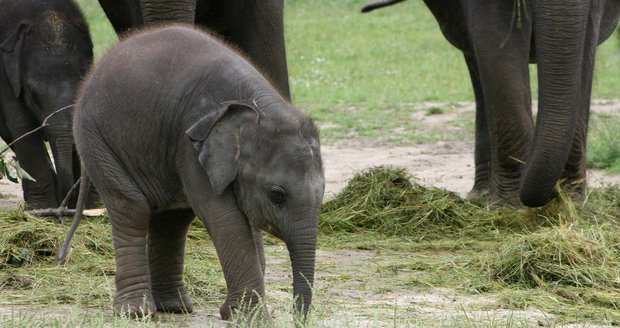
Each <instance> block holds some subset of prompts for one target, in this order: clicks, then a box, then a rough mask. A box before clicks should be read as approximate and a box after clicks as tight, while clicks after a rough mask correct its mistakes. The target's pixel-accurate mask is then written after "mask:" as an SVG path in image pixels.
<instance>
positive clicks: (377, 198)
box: [0, 0, 620, 327]
mask: <svg viewBox="0 0 620 328" xmlns="http://www.w3.org/2000/svg"><path fill="white" fill-rule="evenodd" d="M78 2H79V3H80V5H81V6H82V8H83V9H84V12H85V14H86V15H87V17H88V20H89V23H90V29H91V34H92V37H93V39H94V43H95V55H96V58H100V57H101V55H102V54H103V53H105V51H106V49H108V48H109V47H110V46H112V45H113V44H114V43H115V42H117V38H116V35H115V34H114V33H113V30H112V28H111V26H110V24H109V23H108V21H107V19H106V18H105V16H104V15H103V12H102V10H101V8H100V7H99V5H98V3H97V1H96V0H78ZM363 4H365V1H351V0H342V1H326V0H314V1H307V0H285V6H286V38H287V51H288V60H289V69H290V81H291V85H292V91H293V98H294V102H295V104H296V105H297V106H299V107H300V108H302V109H304V110H306V111H308V112H309V113H311V115H312V116H314V117H315V118H316V119H317V121H319V123H320V124H321V125H323V126H329V128H325V129H323V130H322V132H321V133H322V137H323V142H324V143H330V142H334V141H338V140H344V139H346V138H366V139H374V138H376V137H377V136H382V135H384V134H387V133H388V132H391V131H394V130H395V129H403V130H405V131H415V129H416V128H420V127H419V126H417V125H416V122H413V121H412V120H411V113H412V112H413V111H420V110H424V111H427V112H428V113H429V114H441V113H443V112H450V111H453V110H454V109H455V108H459V106H461V105H460V104H459V103H460V102H463V101H472V100H473V96H472V92H471V90H470V89H471V87H470V83H469V77H468V74H467V72H466V68H465V64H464V62H463V60H462V58H461V55H460V53H459V52H458V51H457V50H456V49H454V48H452V47H451V46H450V45H449V44H448V43H447V42H446V41H445V40H444V39H443V37H442V35H441V34H440V32H439V29H438V27H437V25H436V23H435V21H434V20H433V18H432V16H431V14H430V13H429V12H428V10H427V9H426V8H425V7H424V5H423V3H422V2H420V1H406V2H404V3H402V4H399V5H397V6H393V7H391V8H386V9H384V10H380V11H377V12H373V13H371V14H364V15H362V14H360V13H359V9H360V7H361V6H362V5H363ZM618 33H619V32H616V34H618ZM619 43H620V37H614V38H613V39H612V40H610V41H609V42H607V43H606V44H604V45H603V46H601V47H599V57H598V60H597V72H596V80H595V85H594V92H593V97H594V98H602V99H618V98H620V44H619ZM423 102H433V103H437V104H435V105H432V106H430V108H429V107H428V106H427V107H424V106H420V103H423ZM616 119H617V116H615V115H608V116H601V117H594V118H593V123H596V124H594V125H593V129H592V131H591V133H592V138H591V141H592V143H593V146H591V147H590V148H595V150H594V151H595V153H596V156H594V157H595V160H593V162H592V163H593V164H592V165H593V166H600V167H613V166H614V165H615V164H613V163H615V162H618V160H617V158H618V157H620V154H617V146H616V145H617V140H618V138H617V137H619V136H620V132H615V131H617V129H618V128H617V124H615V123H614V122H617V120H616ZM452 124H454V125H457V126H460V127H465V128H466V129H467V130H468V131H472V130H473V122H472V118H471V117H465V116H459V118H458V121H455V122H453V123H452ZM463 137H469V138H471V137H472V136H471V133H469V134H467V135H465V136H463V135H459V136H442V135H439V134H430V135H429V134H419V133H413V132H412V133H411V134H407V133H404V134H399V135H397V136H396V137H395V138H394V139H388V140H387V141H385V142H386V143H389V144H398V145H401V144H407V143H410V142H418V141H435V140H438V139H441V140H454V139H450V138H463ZM614 152H616V153H614ZM599 162H600V163H603V164H599ZM609 163H612V164H609ZM618 167H620V164H618ZM403 174H404V173H403V172H402V171H398V170H397V171H396V172H391V171H388V172H387V173H386V174H385V175H384V172H383V171H382V170H378V171H371V172H365V173H363V174H360V175H359V176H357V177H356V178H354V179H353V180H352V181H351V183H350V186H349V188H348V189H345V190H344V191H343V193H342V194H340V195H338V196H337V197H336V198H335V199H334V200H333V201H332V202H330V203H327V204H325V208H324V211H323V213H322V216H321V232H320V237H319V250H318V252H319V254H318V262H317V283H316V285H315V298H314V309H313V312H312V316H311V318H310V324H309V325H308V326H309V327H375V326H382V327H497V326H501V327H526V326H545V327H556V326H560V325H562V324H566V323H576V325H577V326H581V325H585V324H586V323H594V324H600V325H609V326H613V325H616V326H617V325H620V238H619V237H618V232H617V230H618V229H617V226H618V216H619V215H620V207H619V204H620V190H618V188H608V189H603V190H595V191H593V192H592V193H590V194H588V197H587V199H586V201H585V202H584V204H577V205H575V204H573V203H572V202H570V201H568V200H567V199H566V198H564V197H561V198H560V199H559V200H558V201H557V202H555V203H554V204H552V205H551V206H550V207H548V208H544V209H538V210H518V211H517V210H511V209H510V210H506V209H504V210H497V211H489V210H488V209H487V208H486V207H484V206H481V205H480V204H476V203H475V202H474V203H471V202H468V201H464V200H463V199H460V198H459V197H458V196H456V195H454V194H452V193H449V192H446V191H445V190H435V189H425V188H421V187H419V186H417V185H413V184H410V183H405V182H404V181H405V180H408V179H409V178H410V177H408V176H406V175H403ZM377 177H378V178H377ZM373 179H374V180H373ZM67 229H68V224H67V222H65V224H59V223H58V222H55V221H52V220H44V219H39V218H35V217H31V216H28V215H25V214H24V213H23V212H19V211H18V212H3V211H0V326H2V327H50V326H51V327H73V326H85V327H110V326H112V327H178V326H181V327H186V326H187V327H189V326H192V325H196V323H198V324H200V326H209V327H211V326H218V323H217V320H215V319H214V318H213V317H212V316H217V314H218V307H219V305H220V304H221V302H222V301H223V299H224V297H225V295H226V293H225V283H224V280H223V276H222V273H221V270H220V268H219V263H218V259H217V257H216V255H215V250H214V249H213V246H212V244H211V241H210V240H209V237H208V236H207V234H206V232H205V231H204V229H203V227H202V226H201V225H200V224H195V225H194V226H193V227H192V229H191V232H190V235H189V238H188V249H187V252H186V253H187V258H186V274H185V281H186V283H187V285H188V287H189V288H190V290H191V293H192V296H193V298H194V301H195V307H196V309H197V312H198V314H194V315H192V316H161V317H157V316H155V317H147V318H144V319H142V320H133V319H131V318H126V317H119V316H114V315H112V314H111V311H110V309H111V304H112V297H113V293H114V276H113V274H114V259H113V251H112V244H111V236H110V227H109V224H108V222H107V219H106V218H105V217H104V218H97V219H90V220H85V222H83V224H82V225H81V226H80V229H79V230H78V233H77V235H76V238H75V241H74V249H73V253H72V254H71V257H70V260H69V262H68V264H67V265H64V266H57V265H55V263H53V256H54V254H55V251H56V250H57V249H58V248H59V246H60V243H61V242H62V239H63V237H64V234H65V232H66V231H67ZM266 244H267V247H266V252H267V258H268V277H270V278H269V280H268V281H267V286H266V290H267V294H268V297H269V299H268V300H267V303H268V304H269V306H270V309H271V311H272V313H273V314H274V316H275V317H274V325H273V326H275V327H290V326H291V323H292V322H291V317H290V314H291V308H292V302H291V300H290V296H291V291H292V287H291V285H290V264H289V262H288V259H287V256H288V253H287V251H286V247H285V246H284V245H283V244H282V243H281V242H279V241H277V240H275V239H273V238H270V237H267V238H266ZM437 295H439V296H440V298H441V299H442V300H444V301H442V302H438V301H437V299H436V298H431V296H433V297H437ZM415 297H421V299H420V300H418V299H415ZM534 309H535V310H537V311H539V312H540V311H544V313H543V314H540V313H539V314H537V315H534V316H533V318H534V319H532V318H530V317H532V315H533V314H532V313H533V312H531V311H533V310H534ZM537 313H538V312H537ZM528 318H529V319H528ZM233 326H235V327H248V326H251V325H250V324H247V323H244V322H243V320H240V321H238V322H236V323H235V325H233Z"/></svg>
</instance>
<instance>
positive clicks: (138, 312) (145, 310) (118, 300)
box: [114, 291, 157, 317]
mask: <svg viewBox="0 0 620 328" xmlns="http://www.w3.org/2000/svg"><path fill="white" fill-rule="evenodd" d="M148 295H149V293H145V292H138V291H134V292H130V293H127V294H121V295H119V294H117V295H116V296H114V312H115V313H116V314H120V315H127V316H131V317H144V316H147V315H150V314H153V313H155V311H156V310H157V308H156V307H155V302H153V297H151V296H148Z"/></svg>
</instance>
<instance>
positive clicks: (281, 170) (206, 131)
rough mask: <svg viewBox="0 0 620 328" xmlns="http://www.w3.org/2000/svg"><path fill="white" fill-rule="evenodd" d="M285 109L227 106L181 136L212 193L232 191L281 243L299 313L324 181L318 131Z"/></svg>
mask: <svg viewBox="0 0 620 328" xmlns="http://www.w3.org/2000/svg"><path fill="white" fill-rule="evenodd" d="M283 107H284V108H277V109H275V110H274V109H273V108H271V109H265V110H264V111H263V110H262V109H261V108H258V107H257V106H256V105H255V104H254V103H227V104H224V105H223V107H222V108H221V109H220V110H218V111H217V112H214V113H212V114H210V115H207V116H205V117H204V118H202V119H201V120H200V121H198V122H197V123H196V124H195V125H194V126H192V127H191V128H190V129H189V130H188V131H187V134H188V136H189V137H190V139H191V140H192V141H193V142H194V146H195V147H196V149H197V150H198V152H199V161H200V163H201V165H202V166H203V167H204V169H205V170H206V172H207V175H208V176H209V181H210V182H211V187H212V188H213V190H214V192H216V193H222V192H224V191H225V190H226V189H227V188H233V189H232V190H233V191H234V194H235V197H236V199H237V202H238V204H239V208H240V209H241V210H242V211H243V212H244V213H245V215H246V217H247V218H248V220H249V222H251V224H252V225H254V226H256V227H259V228H261V229H262V230H264V231H267V232H269V233H271V234H272V235H274V236H276V237H278V238H280V239H282V240H284V242H285V243H286V245H287V248H288V250H289V253H290V257H291V263H292V267H293V287H294V293H295V296H296V297H297V308H298V310H300V311H302V312H303V313H304V314H305V313H306V312H307V310H308V307H309V306H310V304H311V301H312V291H311V287H312V283H313V280H314V261H315V252H316V240H317V232H318V219H319V212H320V209H321V203H322V200H323V192H324V189H325V179H324V176H323V166H322V161H321V150H320V145H319V135H318V130H317V128H316V127H315V125H314V123H313V122H312V120H311V119H310V118H308V117H307V116H305V115H304V114H302V113H301V112H300V111H299V110H297V109H295V108H294V107H292V106H290V105H287V106H283Z"/></svg>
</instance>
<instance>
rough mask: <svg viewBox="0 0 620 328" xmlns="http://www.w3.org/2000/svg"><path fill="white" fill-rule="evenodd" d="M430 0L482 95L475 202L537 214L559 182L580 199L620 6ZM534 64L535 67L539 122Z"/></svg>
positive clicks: (601, 0)
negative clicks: (598, 79) (604, 49)
mask: <svg viewBox="0 0 620 328" xmlns="http://www.w3.org/2000/svg"><path fill="white" fill-rule="evenodd" d="M400 1H402V0H396V1H395V0H388V1H379V2H375V3H372V4H369V5H367V6H366V7H365V8H364V9H363V10H362V11H369V10H372V9H375V8H378V7H382V6H386V5H390V4H393V3H396V2H400ZM424 2H425V3H426V5H427V7H428V8H429V9H430V10H431V12H432V13H433V15H434V16H435V19H436V20H437V22H438V23H439V27H440V28H441V31H442V33H443V35H444V36H445V38H446V39H447V40H448V41H449V42H450V43H451V44H452V45H453V46H455V47H456V48H458V49H459V50H461V51H462V52H463V55H464V57H465V62H466V63H467V67H468V69H469V73H470V77H471V82H472V85H473V89H474V94H475V97H476V146H475V162H476V175H475V183H474V186H473V188H472V191H471V192H470V195H479V194H483V193H486V192H487V191H488V192H489V198H490V201H491V202H492V203H494V202H500V203H507V204H511V205H518V204H520V203H523V204H524V205H526V206H530V207H537V206H542V205H545V204H546V203H548V202H549V201H550V200H551V199H552V198H553V197H554V196H555V193H556V192H555V185H556V183H557V181H559V180H560V181H564V183H565V184H567V185H570V186H572V188H573V190H574V191H575V192H576V193H577V194H581V195H582V194H583V193H584V192H585V186H586V183H585V178H586V168H585V155H586V137H587V130H588V116H589V111H590V94H591V89H592V76H593V69H594V58H595V55H596V47H597V45H598V44H600V43H601V42H603V41H605V40H606V39H607V38H608V37H609V36H610V35H611V34H612V33H613V31H614V29H615V27H616V26H617V24H618V18H619V16H620V0H530V1H521V0H495V1H474V0H425V1H424ZM528 63H538V77H539V78H538V79H539V95H538V99H539V106H538V117H537V120H536V124H534V122H533V119H532V110H531V91H530V79H529V70H528Z"/></svg>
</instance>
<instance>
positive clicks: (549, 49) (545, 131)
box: [519, 0, 602, 207]
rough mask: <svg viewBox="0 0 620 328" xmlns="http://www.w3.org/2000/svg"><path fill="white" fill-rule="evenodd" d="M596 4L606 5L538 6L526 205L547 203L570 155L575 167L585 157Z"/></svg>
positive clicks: (558, 0) (564, 0)
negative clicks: (534, 118) (535, 85)
mask: <svg viewBox="0 0 620 328" xmlns="http://www.w3.org/2000/svg"><path fill="white" fill-rule="evenodd" d="M596 6H600V3H598V2H596V1H582V0H542V1H536V2H535V3H534V4H533V8H532V12H533V22H534V31H535V36H534V39H535V47H536V58H537V61H538V76H539V78H538V84H539V110H538V118H537V124H536V130H535V135H534V143H533V146H532V149H531V151H530V154H529V156H528V163H527V165H526V167H525V170H524V172H523V176H522V181H521V190H520V195H519V196H520V199H521V202H522V203H523V204H524V205H526V206H529V207H538V206H543V205H545V204H547V203H548V202H549V201H550V200H551V199H552V198H553V197H554V196H555V194H556V192H555V185H556V183H557V181H558V179H560V177H561V176H562V173H563V170H564V169H565V167H566V165H567V161H568V160H569V155H571V159H570V161H571V164H570V165H573V166H574V165H575V163H572V162H573V161H581V160H583V159H585V141H586V140H585V139H586V133H587V120H588V118H587V116H588V112H589V103H590V91H591V87H592V72H593V66H594V55H595V52H596V43H597V40H598V29H599V27H598V26H599V24H600V12H602V8H596ZM595 13H596V14H595ZM575 159H577V160H575Z"/></svg>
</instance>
